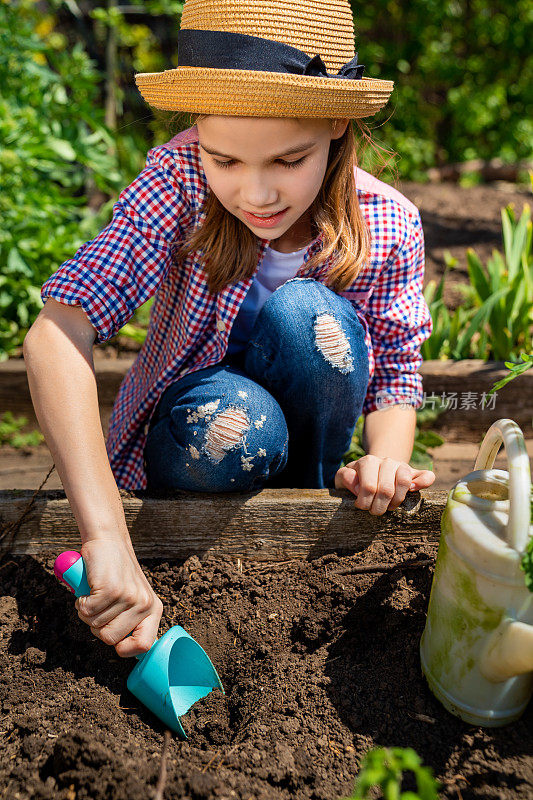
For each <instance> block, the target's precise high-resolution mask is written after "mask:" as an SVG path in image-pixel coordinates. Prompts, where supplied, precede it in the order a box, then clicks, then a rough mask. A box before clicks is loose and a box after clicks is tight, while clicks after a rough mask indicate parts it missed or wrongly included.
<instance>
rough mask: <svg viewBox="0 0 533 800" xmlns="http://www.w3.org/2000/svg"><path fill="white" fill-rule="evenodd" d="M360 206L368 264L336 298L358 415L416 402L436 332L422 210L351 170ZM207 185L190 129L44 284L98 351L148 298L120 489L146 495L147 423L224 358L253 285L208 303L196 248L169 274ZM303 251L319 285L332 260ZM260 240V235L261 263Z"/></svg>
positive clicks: (119, 442) (112, 449) (119, 464)
mask: <svg viewBox="0 0 533 800" xmlns="http://www.w3.org/2000/svg"><path fill="white" fill-rule="evenodd" d="M356 184H357V194H358V199H359V204H360V206H361V209H362V212H363V215H364V217H365V219H366V221H367V223H368V225H369V228H370V232H371V237H372V252H371V259H370V263H369V265H368V266H367V267H366V268H365V269H364V271H363V273H362V274H360V275H359V276H358V277H357V279H356V280H355V281H354V282H353V283H352V284H351V285H350V286H348V287H347V288H346V290H345V291H343V292H341V293H340V294H341V295H342V296H344V297H346V298H348V299H349V300H350V302H352V304H353V306H354V308H355V309H356V312H357V315H358V317H359V319H360V320H361V322H362V324H363V326H364V329H365V340H366V344H367V347H368V358H369V368H370V383H369V386H368V391H367V395H366V398H365V401H364V406H363V413H364V414H369V413H370V412H371V411H374V410H375V409H377V408H379V407H380V398H383V397H385V399H387V397H388V398H389V402H391V399H390V398H391V397H392V398H393V402H395V403H410V404H411V405H413V406H414V407H415V408H418V407H419V406H420V405H421V404H422V397H423V393H422V380H421V377H420V375H419V374H418V369H419V367H420V364H421V362H422V358H421V355H420V345H421V344H422V342H423V341H424V340H425V339H427V338H428V336H429V335H430V333H431V330H432V324H431V316H430V313H429V309H428V307H427V304H426V302H425V300H424V297H423V294H422V284H423V278H424V234H423V230H422V223H421V220H420V214H419V211H418V209H417V208H416V206H414V205H413V204H412V203H411V202H410V201H409V200H408V199H407V198H406V197H404V196H403V195H402V194H400V192H398V191H396V190H395V189H394V188H392V187H391V186H389V185H388V184H385V183H383V182H381V181H379V180H377V179H376V178H374V177H373V176H371V175H369V174H368V173H367V172H364V171H363V170H361V169H359V168H357V170H356ZM207 192H208V185H207V181H206V178H205V174H204V171H203V168H202V163H201V160H200V154H199V145H198V134H197V129H196V128H195V127H193V128H189V129H188V130H186V131H183V132H182V133H180V134H178V136H175V137H174V138H173V139H172V140H171V141H170V142H167V143H166V144H164V145H161V146H158V147H154V148H152V149H151V150H150V151H149V152H148V154H147V160H146V166H145V167H144V169H143V170H142V172H141V173H140V174H139V175H138V177H137V178H136V179H135V180H134V181H133V183H132V184H130V186H128V187H127V188H126V189H124V190H123V191H122V192H121V193H120V195H119V197H118V201H117V202H116V203H115V204H114V206H113V218H112V220H111V222H110V223H109V224H108V225H107V226H106V227H105V228H104V229H103V230H102V231H101V232H100V233H99V234H98V236H96V238H95V239H93V240H92V241H89V242H86V243H85V244H84V245H82V246H81V247H80V248H79V250H78V251H77V252H76V254H75V255H74V257H73V258H70V259H68V260H67V261H65V262H64V263H63V264H61V266H60V267H59V269H58V270H57V271H56V272H55V273H53V275H51V276H50V278H48V280H47V281H46V282H45V283H44V284H43V286H42V288H41V298H42V300H43V302H44V301H45V300H46V298H48V297H54V298H55V299H56V300H58V301H59V302H60V303H65V304H66V305H81V307H82V308H83V310H84V311H85V313H86V314H87V317H88V318H89V321H90V322H91V324H92V325H93V326H94V328H95V329H96V332H97V336H96V339H95V344H101V343H103V342H106V341H107V340H108V339H110V338H111V337H113V336H116V334H117V333H118V332H119V331H120V329H121V328H122V326H123V325H124V324H125V323H126V322H127V321H128V320H129V319H130V317H131V316H132V315H133V313H134V312H135V310H136V309H137V308H138V307H139V306H140V305H142V304H143V303H145V302H146V301H147V300H148V299H149V298H150V297H152V295H155V298H154V302H153V305H152V309H151V315H150V324H149V327H148V332H147V336H146V340H145V342H144V344H143V346H142V348H141V350H140V352H139V354H138V356H137V358H136V359H135V362H134V363H133V365H132V367H131V368H130V370H129V371H128V373H127V374H126V376H125V377H124V380H123V381H122V384H121V386H120V389H119V391H118V394H117V397H116V400H115V404H114V406H113V411H112V414H111V418H110V422H109V432H108V437H107V440H106V448H107V453H108V456H109V462H110V465H111V469H112V471H113V474H114V476H115V480H116V482H117V486H118V487H119V488H122V489H129V490H135V489H145V488H146V485H147V483H146V474H145V469H144V459H143V450H144V445H145V442H146V434H147V432H148V424H149V421H150V418H151V416H152V413H153V411H154V409H155V406H156V404H157V402H158V400H159V398H160V397H161V395H162V393H163V391H164V390H165V389H166V388H167V387H168V386H169V385H170V384H171V383H173V382H174V381H176V380H177V379H178V378H180V377H183V376H185V375H187V374H188V373H189V372H194V371H196V370H199V369H204V368H205V367H210V366H212V365H213V364H217V363H218V362H219V361H221V360H222V358H223V357H224V355H225V354H226V350H227V344H228V337H229V333H230V331H231V326H232V324H233V321H234V319H235V317H236V315H237V313H238V311H239V308H240V306H241V303H242V302H243V300H244V298H245V296H246V293H247V291H248V289H249V288H250V286H251V284H252V281H253V278H247V279H246V280H241V281H238V282H237V283H235V284H232V285H229V286H226V287H225V288H224V289H223V290H222V291H220V292H218V293H217V294H214V295H211V294H210V293H209V291H208V288H207V282H206V277H205V272H204V270H203V268H202V258H201V251H196V252H194V253H193V254H192V255H191V256H190V257H189V258H188V259H186V260H185V261H184V262H182V263H181V264H180V266H179V267H178V266H176V265H174V264H173V263H172V253H173V252H174V251H175V250H176V249H177V246H178V244H179V243H180V241H181V240H182V239H183V236H184V234H185V233H186V232H187V230H188V229H189V228H190V226H191V225H200V224H201V223H202V222H203V220H204V219H205V212H202V210H201V209H202V205H203V203H204V200H205V199H206V197H207ZM322 240H323V234H320V235H319V237H318V239H317V240H316V241H315V242H314V243H313V244H311V245H310V247H309V250H308V251H307V253H306V255H305V257H304V263H303V265H302V267H301V268H300V269H299V271H298V273H297V276H298V277H311V278H313V279H315V280H317V281H320V282H321V283H324V284H326V285H327V277H328V268H329V265H330V263H331V259H329V260H327V261H326V262H324V263H322V264H321V265H319V267H318V268H317V269H315V270H313V271H312V272H310V271H309V270H308V269H307V266H306V264H307V262H308V261H309V259H310V258H311V256H312V255H313V254H314V253H315V252H316V251H317V250H318V249H320V248H321V246H322ZM268 241H269V240H268V239H259V238H258V262H257V266H259V264H260V262H261V259H262V257H263V255H264V252H265V249H266V247H267V245H268Z"/></svg>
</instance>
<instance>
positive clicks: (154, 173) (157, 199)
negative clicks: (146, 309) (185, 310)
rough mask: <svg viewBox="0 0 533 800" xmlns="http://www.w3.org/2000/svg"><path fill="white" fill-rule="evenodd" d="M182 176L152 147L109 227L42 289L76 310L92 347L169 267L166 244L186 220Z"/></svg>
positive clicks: (156, 284) (120, 321) (155, 285)
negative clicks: (87, 326)
mask: <svg viewBox="0 0 533 800" xmlns="http://www.w3.org/2000/svg"><path fill="white" fill-rule="evenodd" d="M191 218H192V217H191V211H190V205H189V203H188V200H187V195H186V191H185V184H184V179H183V176H182V174H181V173H180V171H179V169H178V168H177V166H176V163H175V160H174V159H173V157H172V156H171V154H170V153H168V152H166V151H164V150H162V148H154V149H152V150H150V151H149V152H148V154H147V159H146V164H145V167H144V169H143V170H142V172H141V173H140V174H139V175H138V176H137V178H136V179H135V180H134V181H133V183H131V184H130V185H129V186H128V187H127V188H125V189H123V190H122V192H121V193H120V195H119V198H118V201H117V202H116V203H115V204H114V206H113V217H112V220H111V222H110V223H109V224H108V225H107V226H106V227H105V228H104V229H103V230H102V231H101V232H100V233H99V234H98V236H96V238H95V239H93V240H92V241H90V242H86V243H85V244H84V245H82V246H81V247H80V248H79V250H78V251H77V252H76V254H75V255H74V256H73V258H70V259H68V260H67V261H65V262H64V263H63V264H61V266H60V267H59V269H58V270H57V271H56V272H54V273H53V274H52V275H51V276H50V277H49V278H48V279H47V280H46V281H45V283H44V284H43V285H42V287H41V299H42V301H43V303H44V301H45V300H46V299H47V298H48V297H53V298H55V299H56V300H58V301H59V302H60V303H64V304H66V305H72V306H74V305H80V306H81V307H82V308H83V310H84V311H85V313H86V314H87V317H88V318H89V321H90V322H91V324H92V325H93V327H94V328H95V329H96V333H97V336H96V339H95V344H101V343H102V342H106V341H107V340H108V339H110V338H112V337H113V336H115V335H116V334H117V333H118V331H119V330H120V329H121V328H122V326H123V325H124V324H125V323H126V322H127V321H128V319H130V317H131V316H132V315H133V314H134V312H135V310H136V309H137V308H138V307H139V306H141V305H142V304H143V303H145V302H146V301H147V300H148V299H149V298H150V297H151V296H152V295H153V294H155V292H156V291H157V289H158V287H159V286H160V285H161V283H162V281H163V280H164V278H165V276H166V275H167V273H168V270H169V268H170V266H171V263H172V257H171V244H173V243H175V242H177V241H180V240H181V239H182V238H183V235H184V233H185V230H186V228H187V226H188V224H189V223H190V221H191Z"/></svg>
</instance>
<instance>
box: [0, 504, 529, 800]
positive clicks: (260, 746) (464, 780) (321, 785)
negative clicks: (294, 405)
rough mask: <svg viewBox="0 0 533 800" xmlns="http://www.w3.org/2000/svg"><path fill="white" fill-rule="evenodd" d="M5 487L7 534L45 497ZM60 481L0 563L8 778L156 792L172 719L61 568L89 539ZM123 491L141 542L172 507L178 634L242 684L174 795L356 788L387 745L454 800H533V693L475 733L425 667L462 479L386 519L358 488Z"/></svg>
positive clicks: (192, 750) (196, 728)
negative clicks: (150, 701)
mask: <svg viewBox="0 0 533 800" xmlns="http://www.w3.org/2000/svg"><path fill="white" fill-rule="evenodd" d="M0 495H1V496H0V520H1V522H2V526H3V529H4V530H5V529H6V527H7V526H8V525H9V524H10V522H13V521H14V520H15V519H19V518H20V516H21V513H22V512H23V511H24V510H25V509H27V508H28V505H29V503H30V504H31V498H32V493H31V492H10V493H8V492H3V493H0ZM43 495H44V496H43V497H41V496H40V495H39V496H37V497H36V498H35V499H34V502H33V504H31V507H30V509H29V510H28V513H27V514H26V516H25V518H24V520H23V523H22V525H21V526H20V527H19V529H18V531H17V532H16V534H15V539H14V540H11V541H10V549H11V552H8V553H5V554H4V556H3V557H2V559H1V560H0V619H1V620H2V627H1V632H2V636H1V638H0V704H1V705H2V711H3V718H2V735H3V737H4V758H3V759H1V760H0V787H2V788H3V790H4V796H6V797H9V798H11V797H13V798H15V797H18V798H21V800H26V798H27V799H28V800H29V798H32V800H33V798H54V799H55V798H58V800H88V799H89V798H90V799H91V800H100V799H102V800H103V798H113V800H122V799H123V800H137V799H139V800H141V798H142V800H145V798H150V797H152V798H154V797H155V786H156V783H157V781H158V778H159V776H160V765H161V752H162V743H163V733H164V727H163V726H162V724H161V723H160V722H159V721H158V720H157V719H156V718H155V717H153V716H152V715H151V714H150V713H149V712H148V711H147V710H146V709H144V708H143V707H142V706H141V705H140V704H139V703H138V702H137V701H136V699H135V698H134V697H133V696H132V695H131V694H130V693H129V692H128V691H127V689H126V678H127V674H128V673H129V671H130V670H131V669H132V667H133V663H134V661H133V660H131V659H126V660H124V659H119V658H118V657H117V656H116V655H115V653H114V650H113V649H112V648H110V647H106V646H105V645H103V644H101V643H100V642H99V641H98V640H96V639H95V638H94V637H93V636H92V635H91V633H90V631H89V630H88V628H87V627H86V626H85V625H84V624H83V623H81V622H80V621H79V619H78V617H77V614H76V612H75V609H74V606H73V599H72V597H71V596H70V595H69V594H68V592H67V591H66V590H65V588H64V587H62V586H61V585H59V584H58V583H57V581H56V579H55V578H54V577H53V574H52V567H53V561H54V557H55V555H57V553H58V552H59V551H60V550H61V549H64V548H65V547H72V546H76V545H77V543H78V542H79V539H78V538H77V537H76V531H75V527H76V526H75V522H74V519H73V517H72V514H71V512H70V510H69V507H68V503H67V501H66V499H65V495H64V493H63V492H44V493H43ZM121 495H122V498H123V504H124V509H125V513H126V519H127V522H128V526H129V529H130V532H131V534H132V537H133V539H134V541H135V546H136V550H137V552H138V554H140V555H142V554H147V553H150V552H152V553H153V552H154V547H155V544H154V535H155V524H156V521H158V522H159V528H158V541H159V545H158V546H159V548H160V552H163V553H166V557H165V558H164V559H163V558H162V557H161V556H160V557H159V558H158V559H157V560H155V559H151V560H146V559H143V560H141V563H142V565H143V568H144V569H145V571H146V574H147V575H148V577H149V579H150V580H151V582H152V584H153V586H154V588H155V590H156V591H157V593H158V594H159V596H160V597H161V598H162V600H163V603H164V616H163V619H162V626H161V630H162V631H164V630H166V629H167V628H168V627H170V626H171V625H174V624H180V625H183V626H184V627H185V628H186V629H187V631H188V632H189V633H190V634H191V635H192V636H194V637H195V638H196V639H197V640H198V641H199V642H200V644H201V645H202V646H203V647H204V648H205V649H206V651H207V652H208V653H209V655H210V656H211V658H212V660H213V662H214V664H215V665H216V667H217V670H218V671H219V674H220V676H221V679H222V682H223V684H224V687H225V689H226V695H225V696H222V695H221V694H220V693H218V692H213V693H212V694H211V695H209V697H208V698H206V699H204V700H203V701H200V702H199V703H198V704H197V705H196V706H194V707H193V709H192V710H191V711H190V712H189V713H188V714H187V715H186V716H185V717H183V719H182V721H183V724H184V727H185V729H186V732H187V734H188V741H187V742H180V741H178V740H176V739H173V740H172V741H171V742H170V746H169V750H168V758H167V767H168V774H167V777H166V786H165V794H164V797H165V798H167V800H171V799H172V798H176V799H177V798H185V800H220V799H221V798H222V800H224V799H226V798H227V799H228V800H229V798H236V799H238V800H249V798H254V799H255V798H258V799H259V800H262V799H263V798H264V800H267V799H268V800H278V798H279V800H281V799H282V798H283V800H289V798H302V799H304V798H305V799H307V798H309V800H311V799H313V800H319V799H323V800H330V799H331V800H333V799H334V798H340V797H346V796H348V795H349V794H350V791H351V788H352V786H353V782H354V779H355V776H356V774H357V771H358V764H359V761H360V759H361V757H362V756H363V755H364V753H365V752H366V751H367V750H368V749H369V748H371V747H372V746H377V745H380V746H381V745H386V746H395V745H396V746H404V747H413V748H414V749H415V750H417V751H418V753H419V754H420V755H421V757H422V759H423V761H424V762H425V763H426V764H427V765H429V766H431V767H432V768H433V769H434V771H435V774H436V776H437V777H438V778H439V780H440V781H441V782H442V784H443V788H442V790H441V794H440V796H441V797H442V798H453V799H454V800H455V798H457V799H459V798H463V799H464V800H468V799H469V798H498V799H499V800H511V798H512V799H513V800H517V799H520V798H523V799H524V800H525V799H526V798H530V797H531V791H532V788H533V759H532V758H531V756H530V753H531V752H532V750H533V734H532V730H533V727H532V723H533V709H532V707H531V706H530V707H529V708H528V710H527V711H526V713H525V715H524V716H523V717H522V719H521V720H520V721H519V722H517V723H515V724H514V725H512V726H510V727H507V728H503V729H492V730H489V729H481V728H475V727H472V726H469V725H467V724H465V723H463V722H461V721H460V720H458V719H456V718H455V717H453V716H451V715H450V714H449V713H448V712H446V711H445V710H444V709H443V708H442V707H441V706H440V704H439V703H438V702H437V700H435V698H434V697H433V696H432V694H431V693H430V692H429V690H428V688H427V686H426V684H425V681H424V679H423V677H422V674H421V670H420V663H419V656H418V645H419V640H420V636H421V633H422V630H423V627H424V623H425V613H426V609H427V604H428V601H429V591H430V586H431V579H432V573H433V566H434V561H435V557H436V553H437V546H438V535H439V530H440V515H441V513H442V510H443V508H444V502H445V493H442V492H440V493H438V492H432V491H431V490H425V491H423V492H422V493H421V497H420V496H418V495H412V496H410V498H409V501H407V500H406V501H405V502H404V505H403V506H402V507H400V509H397V510H396V511H394V512H388V513H387V514H385V515H384V516H383V517H374V516H372V515H370V514H368V513H366V512H361V511H359V510H357V509H354V507H353V503H352V502H351V495H350V493H349V492H346V491H339V492H337V491H334V490H282V489H278V490H274V489H270V490H262V491H261V492H257V493H252V494H247V493H242V494H241V493H235V494H234V493H232V494H228V495H211V496H207V495H205V496H203V498H202V497H201V496H200V495H199V494H197V493H176V494H174V495H172V496H171V497H168V496H166V497H160V498H154V497H152V498H148V497H146V496H145V494H144V493H141V492H136V493H133V492H131V493H130V492H121ZM39 537H40V538H39ZM75 537H76V538H75ZM8 538H9V537H6V539H5V540H4V543H7V541H8ZM51 550H53V555H51V554H50V551H51ZM43 551H49V552H43ZM22 552H33V553H35V554H36V555H34V556H33V557H31V556H29V555H15V554H14V553H22ZM191 552H192V553H193V554H192V555H189V553H191ZM176 554H182V555H189V557H188V558H187V559H186V560H185V561H183V559H180V560H177V559H176V557H175V556H176ZM198 554H201V555H200V557H199V556H198ZM167 557H168V558H171V560H168V558H167ZM280 558H281V559H283V560H279V559H280ZM408 787H409V778H407V782H406V788H408ZM410 788H414V787H410Z"/></svg>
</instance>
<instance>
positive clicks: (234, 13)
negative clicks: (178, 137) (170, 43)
mask: <svg viewBox="0 0 533 800" xmlns="http://www.w3.org/2000/svg"><path fill="white" fill-rule="evenodd" d="M363 70H364V66H363V65H362V64H357V53H355V50H354V26H353V18H352V11H351V8H350V5H349V3H348V0H325V1H324V2H323V3H320V4H315V3H310V2H309V0H271V2H270V3H268V5H265V4H264V3H263V2H262V0H185V4H184V6H183V12H182V15H181V28H180V31H179V32H178V67H177V68H176V69H167V70H165V71H164V72H141V73H137V74H136V75H135V82H136V84H137V87H138V89H139V91H140V93H141V94H142V96H143V98H144V99H145V100H146V102H147V103H148V104H149V105H151V106H153V107H154V108H158V109H163V110H172V111H185V112H189V113H192V114H228V115H233V116H258V117H286V116H292V117H330V118H343V117H344V118H346V117H348V118H350V119H353V118H356V117H368V116H372V115H373V114H375V113H376V112H377V111H379V110H380V109H381V108H383V106H384V105H385V103H386V102H387V100H388V99H389V97H390V95H391V92H392V89H393V86H394V83H393V81H385V80H379V79H374V78H364V77H363V76H362V73H363Z"/></svg>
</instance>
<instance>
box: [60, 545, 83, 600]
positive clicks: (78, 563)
mask: <svg viewBox="0 0 533 800" xmlns="http://www.w3.org/2000/svg"><path fill="white" fill-rule="evenodd" d="M54 573H55V576H56V578H57V579H58V580H60V581H61V583H64V584H65V586H67V587H68V588H69V589H70V591H71V592H73V593H74V594H75V595H76V597H82V596H84V595H88V594H90V593H91V590H90V588H89V584H88V582H87V574H86V572H85V562H84V561H83V558H82V557H81V555H80V553H77V552H76V551H75V550H67V551H66V552H64V553H61V555H59V556H58V557H57V558H56V560H55V563H54Z"/></svg>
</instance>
